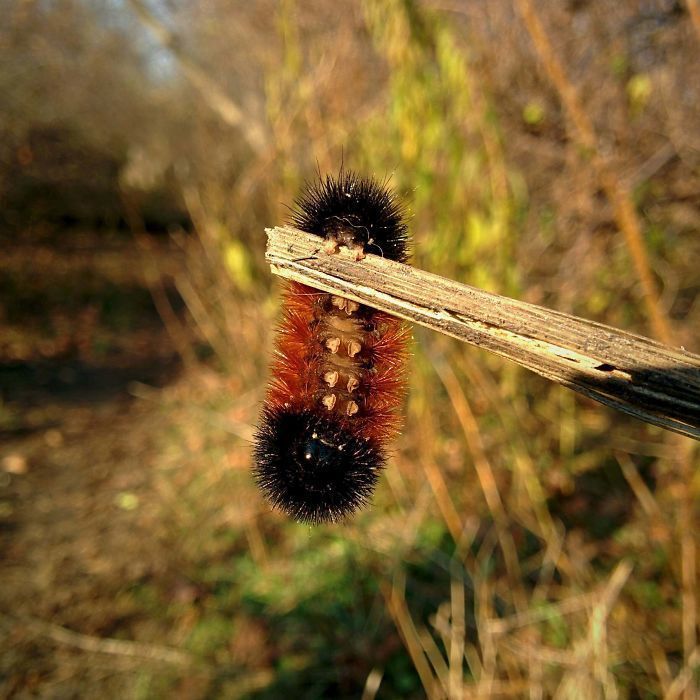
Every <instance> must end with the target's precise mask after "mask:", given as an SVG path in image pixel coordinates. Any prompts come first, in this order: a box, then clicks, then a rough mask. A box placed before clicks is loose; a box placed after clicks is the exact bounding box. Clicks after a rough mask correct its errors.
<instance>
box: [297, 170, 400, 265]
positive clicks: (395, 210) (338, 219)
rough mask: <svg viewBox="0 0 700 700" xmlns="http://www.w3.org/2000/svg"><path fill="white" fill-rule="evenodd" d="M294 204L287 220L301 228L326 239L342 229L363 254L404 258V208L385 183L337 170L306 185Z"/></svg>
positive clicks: (397, 258)
mask: <svg viewBox="0 0 700 700" xmlns="http://www.w3.org/2000/svg"><path fill="white" fill-rule="evenodd" d="M295 205H296V208H295V209H294V212H293V214H292V220H291V223H292V224H293V225H294V226H296V227H297V228H299V229H301V230H302V231H306V232H308V233H313V234H316V235H317V236H323V237H324V238H328V237H330V236H333V235H335V234H336V232H337V231H338V229H341V228H342V229H343V230H344V231H345V232H346V233H347V232H350V233H351V235H352V237H353V239H354V241H355V242H356V243H359V244H362V246H363V249H364V251H365V252H366V253H372V254H374V255H381V256H383V257H385V258H389V259H391V260H397V261H398V262H405V261H406V259H407V258H408V249H407V246H408V230H407V227H406V224H405V223H404V210H403V207H402V206H401V204H400V202H399V201H398V199H397V197H396V195H395V193H394V192H393V190H392V189H391V188H390V187H388V186H387V184H386V182H384V183H380V182H377V181H376V180H374V179H373V178H368V177H361V176H360V175H358V174H357V173H355V172H353V171H352V170H341V171H340V173H339V174H338V176H337V177H333V176H331V175H327V176H326V177H325V179H321V180H320V181H319V182H317V183H315V184H311V185H309V186H308V187H307V188H306V190H305V191H304V193H303V194H302V195H301V196H300V197H299V198H298V199H297V200H296V202H295Z"/></svg>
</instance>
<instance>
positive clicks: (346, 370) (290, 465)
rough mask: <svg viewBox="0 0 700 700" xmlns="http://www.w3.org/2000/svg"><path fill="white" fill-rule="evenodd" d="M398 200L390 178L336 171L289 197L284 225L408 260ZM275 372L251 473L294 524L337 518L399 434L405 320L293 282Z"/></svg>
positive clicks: (357, 497) (333, 245)
mask: <svg viewBox="0 0 700 700" xmlns="http://www.w3.org/2000/svg"><path fill="white" fill-rule="evenodd" d="M404 218H405V217H404V209H403V207H402V205H401V204H400V203H399V201H398V198H397V196H396V193H395V192H394V191H393V190H392V189H391V188H389V187H388V185H387V183H386V182H378V181H377V180H374V179H373V178H367V177H362V176H360V175H358V174H357V173H355V172H353V171H346V170H344V169H342V168H341V170H340V173H339V174H338V175H337V176H335V177H334V176H331V175H327V176H326V177H325V178H321V179H320V180H319V181H317V182H315V183H314V184H311V185H308V186H307V188H306V189H305V191H304V192H303V193H302V194H301V195H300V196H299V197H298V198H297V199H296V200H295V207H294V208H293V210H292V216H291V220H290V223H291V224H292V225H293V226H294V227H296V228H298V229H301V230H302V231H306V232H307V233H312V234H315V235H317V236H319V237H321V238H322V239H323V240H322V241H321V243H320V246H319V253H320V252H322V251H323V254H334V253H336V252H338V250H339V247H340V246H345V247H347V248H348V249H349V250H350V251H351V252H352V253H353V254H354V255H355V258H356V259H358V260H361V259H362V258H364V256H365V254H366V253H375V254H378V255H382V256H384V257H387V258H390V259H392V260H397V261H399V262H405V261H406V259H407V257H408V250H407V248H408V229H407V226H406V223H405V221H404ZM282 309H283V311H282V319H281V322H280V325H279V327H278V332H277V340H276V353H275V357H274V359H273V362H272V366H271V380H270V383H269V385H268V389H267V395H266V399H265V403H264V405H263V409H262V413H261V417H260V421H259V424H258V428H257V431H256V434H255V438H254V448H253V456H254V462H255V465H254V468H253V476H254V479H255V481H256V482H257V484H258V486H259V487H260V489H261V490H262V492H263V494H264V495H265V496H266V497H267V499H268V500H269V501H270V502H271V504H272V505H273V506H274V507H276V508H278V509H280V510H282V511H283V512H285V513H287V514H288V515H289V516H291V517H292V518H294V519H295V520H298V521H300V522H305V523H310V524H319V523H323V522H337V521H339V520H342V519H343V518H345V517H346V516H348V515H350V514H351V513H353V512H354V511H356V510H357V509H358V508H360V507H362V506H364V505H366V504H368V503H369V501H370V500H371V497H372V495H373V493H374V489H375V487H376V484H377V481H378V479H379V474H380V473H381V471H382V469H383V468H384V467H385V464H386V445H387V443H388V441H389V440H391V439H392V438H393V437H394V436H395V435H396V434H397V433H398V431H399V429H400V424H401V417H400V415H399V407H400V404H401V401H402V397H403V394H404V391H405V367H406V358H407V343H408V340H409V337H410V333H409V329H408V327H407V325H406V324H405V323H404V322H403V321H401V320H399V319H396V318H394V317H392V316H389V315H388V314H385V313H383V312H381V311H377V310H375V309H372V308H370V307H367V306H364V305H361V304H358V303H356V302H354V301H351V300H349V299H345V298H343V297H340V296H336V295H333V294H327V293H324V292H320V291H318V290H315V289H312V288H311V287H307V286H306V285H303V284H299V283H297V282H292V283H290V284H289V286H288V287H287V288H286V290H285V292H284V297H283V301H282Z"/></svg>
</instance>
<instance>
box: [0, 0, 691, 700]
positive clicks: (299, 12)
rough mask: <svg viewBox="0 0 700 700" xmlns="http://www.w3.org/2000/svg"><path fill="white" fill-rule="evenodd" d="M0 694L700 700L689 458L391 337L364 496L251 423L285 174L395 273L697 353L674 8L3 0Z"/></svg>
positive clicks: (650, 434)
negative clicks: (374, 469)
mask: <svg viewBox="0 0 700 700" xmlns="http://www.w3.org/2000/svg"><path fill="white" fill-rule="evenodd" d="M1 6H2V10H3V12H2V16H3V21H2V23H1V25H0V94H1V95H2V99H1V100H0V132H1V133H0V201H1V203H2V205H1V207H0V439H1V440H2V443H1V444H0V467H1V468H0V548H1V550H0V551H1V552H2V555H1V558H0V580H1V581H2V583H1V584H0V695H1V696H3V697H18V698H29V697H51V698H74V697H75V698H78V697H81V698H82V697H95V696H97V695H98V694H99V695H101V696H102V697H110V698H111V697H128V698H154V697H155V698H157V697H174V698H183V699H184V698H218V697H225V698H260V699H262V698H271V699H272V698H280V697H289V698H366V699H370V698H374V697H377V698H421V697H431V698H441V697H449V698H461V697H528V698H549V697H557V698H656V697H665V698H680V697H685V698H693V697H697V696H696V690H697V687H698V684H699V682H700V675H699V674H700V670H699V669H700V652H699V651H698V647H697V643H698V625H697V622H698V614H699V613H698V594H699V589H698V561H699V556H698V554H697V545H698V523H699V516H700V512H699V508H698V498H699V496H700V476H699V473H698V470H697V466H698V451H697V449H696V448H695V447H694V446H693V445H692V444H691V443H690V441H688V440H685V439H682V438H679V437H677V436H674V435H672V434H670V433H666V432H664V431H662V430H660V429H657V428H653V427H650V426H647V425H644V424H642V423H640V422H637V421H635V420H633V419H631V418H628V417H625V416H623V415H621V414H618V413H615V412H613V411H611V410H609V409H607V408H604V407H602V406H599V405H597V404H595V403H593V402H591V401H588V400H585V399H583V398H581V397H579V396H577V395H574V394H573V393H572V392H570V391H568V390H565V389H562V388H560V387H558V386H554V385H550V384H549V383H548V382H546V381H545V380H543V379H541V378H539V377H537V376H535V375H532V374H530V373H527V372H526V371H524V370H521V369H519V368H518V367H515V366H512V365H510V364H507V363H505V362H504V361H502V360H501V359H499V358H497V357H492V356H489V355H487V354H486V353H484V352H483V351H480V350H476V349H474V348H471V347H466V346H463V345H461V344H459V343H457V342H453V341H451V340H450V339H447V338H444V337H439V336H438V335H436V334H432V333H428V332H427V331H425V330H423V329H415V343H414V346H413V358H412V364H411V371H410V394H409V396H408V399H407V404H406V428H405V430H404V433H403V435H402V437H401V438H400V439H399V440H398V441H397V443H396V445H395V449H394V454H393V456H392V459H391V461H390V466H389V468H388V469H387V470H386V472H385V475H384V476H383V478H382V481H381V484H380V487H379V489H378V492H377V495H376V498H375V503H374V506H373V507H372V508H371V509H369V510H366V511H364V512H362V513H359V514H358V515H357V517H355V518H353V519H352V520H351V521H350V522H347V523H343V524H339V525H334V526H324V527H317V528H309V527H306V526H302V525H297V524H293V523H291V522H289V521H287V520H286V519H285V518H283V517H281V516H280V515H279V514H277V513H273V512H270V510H269V507H268V505H267V504H266V503H265V502H263V501H262V500H261V498H260V496H259V495H258V493H257V491H256V490H255V488H254V486H253V484H252V483H251V477H250V471H249V470H250V440H251V436H252V434H253V430H254V425H255V421H256V417H257V414H258V411H259V409H260V405H261V401H262V398H263V395H264V387H265V382H266V379H267V375H266V372H267V364H268V359H269V357H270V353H271V346H272V337H273V333H274V325H275V319H276V318H277V315H278V303H279V288H280V284H279V283H278V282H277V281H275V280H273V279H272V278H271V275H270V274H269V270H268V269H267V267H266V266H265V263H264V259H263V255H264V245H265V236H264V231H263V229H264V227H265V226H270V225H275V224H279V223H281V222H283V221H285V219H286V217H287V216H288V213H289V208H288V207H289V205H290V204H291V203H292V202H293V200H294V197H295V196H296V194H297V193H298V192H299V190H300V188H301V187H302V186H303V183H304V181H305V180H308V179H313V178H314V177H316V176H317V173H319V172H320V173H326V172H337V171H338V169H339V167H340V165H341V163H344V164H345V166H346V167H349V168H353V169H356V170H359V171H361V172H363V173H368V174H373V175H375V176H377V177H379V178H384V177H386V176H390V177H391V183H392V184H393V185H394V187H396V189H397V190H398V191H399V193H400V194H401V196H402V198H403V200H404V201H405V202H406V204H407V207H408V210H409V212H410V227H411V230H412V232H413V236H414V261H415V263H416V264H418V265H420V266H422V267H425V268H426V269H429V270H431V271H434V272H436V273H438V274H441V275H445V276H449V277H452V278H454V279H457V280H460V281H464V282H467V283H470V284H474V285H477V286H480V287H484V288H486V289H489V290H493V291H496V292H499V293H501V294H507V295H510V296H514V297H517V298H520V299H523V300H526V301H529V302H533V303H538V304H544V305H547V306H549V307H552V308H556V309H559V310H562V311H566V312H571V313H574V314H577V315H581V316H585V317H587V318H591V319H596V320H600V321H601V322H604V323H607V324H610V325H614V326H618V327H620V328H624V329H627V330H630V331H633V332H638V333H642V334H645V335H650V336H656V337H658V338H659V339H661V340H664V341H666V342H671V343H673V344H675V345H683V346H685V347H686V348H687V349H689V350H694V351H695V352H698V351H699V350H700V301H699V296H700V271H699V265H698V262H699V261H700V236H699V235H698V231H699V230H700V80H698V76H700V51H699V49H700V9H698V3H697V0H687V1H683V0H676V1H673V0H618V1H617V2H615V3H609V2H602V1H596V0H562V1H560V2H542V3H539V2H537V3H535V2H534V1H533V0H513V1H512V2H511V0H491V1H489V2H473V1H469V0H386V1H382V2H378V1H374V0H366V1H365V2H354V1H351V0H335V1H334V2H329V1H327V0H307V1H306V2H302V1H301V0H281V1H277V2H275V1H273V0H258V1H257V2H251V3H229V2H224V1H223V0H206V1H204V2H200V3H195V2H187V1H185V0H90V1H88V0H82V1H81V0H63V1H60V2H59V1H58V0H54V1H52V0H4V1H3V2H2V3H1Z"/></svg>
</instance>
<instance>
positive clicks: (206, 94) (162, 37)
mask: <svg viewBox="0 0 700 700" xmlns="http://www.w3.org/2000/svg"><path fill="white" fill-rule="evenodd" d="M129 5H130V6H131V9H132V10H133V11H134V12H135V13H136V15H137V16H138V18H139V20H140V21H141V23H142V24H143V25H144V26H146V27H147V28H148V29H149V30H150V32H151V33H152V34H153V36H154V37H155V38H156V40H157V41H158V42H159V43H160V44H161V45H162V46H163V47H165V48H166V49H168V51H170V53H172V55H173V56H174V58H175V59H176V60H177V62H178V64H179V66H180V69H181V70H182V72H183V74H184V75H185V77H186V78H187V79H188V80H189V81H190V83H192V85H193V86H194V87H195V88H196V89H197V90H198V91H199V93H200V95H201V96H202V97H203V98H204V100H205V102H206V103H207V104H208V105H209V107H210V108H211V109H212V110H213V111H214V112H216V113H217V114H218V115H219V117H221V119H222V120H223V121H224V122H225V123H226V124H228V125H229V126H233V127H235V128H236V129H238V130H239V131H240V132H241V134H243V136H244V138H245V140H246V141H247V142H248V145H249V146H250V147H251V148H252V149H253V150H254V151H255V152H256V153H261V152H262V151H263V150H264V149H265V148H266V147H267V136H266V135H265V132H264V131H263V129H262V128H261V127H260V125H259V124H258V123H257V122H256V121H255V120H254V119H252V118H250V117H249V116H247V115H246V114H245V113H244V112H243V110H242V109H241V108H240V107H239V106H238V104H237V103H236V102H235V101H234V100H233V99H232V98H231V97H230V96H229V95H227V94H226V93H225V92H224V91H223V90H222V89H221V88H220V87H219V86H218V85H217V84H216V83H215V82H214V81H213V80H212V79H211V78H210V77H209V75H207V73H206V71H204V70H202V68H200V67H199V66H198V65H197V64H196V63H195V62H194V61H193V60H192V59H191V58H190V57H189V56H188V55H187V54H186V53H185V51H184V50H183V48H182V46H181V44H180V42H179V41H178V39H177V37H176V36H175V35H174V34H173V33H172V32H171V31H170V30H169V29H168V28H167V27H166V26H165V25H164V24H163V23H162V22H161V21H160V20H159V19H158V18H157V17H156V16H155V15H154V14H153V13H152V12H151V11H150V10H149V9H148V7H147V6H146V5H145V4H144V3H143V2H142V0H129Z"/></svg>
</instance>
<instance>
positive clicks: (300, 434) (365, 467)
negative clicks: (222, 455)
mask: <svg viewBox="0 0 700 700" xmlns="http://www.w3.org/2000/svg"><path fill="white" fill-rule="evenodd" d="M255 463H256V467H255V470H254V477H255V480H256V482H257V483H258V486H260V488H261V489H262V491H263V493H264V494H265V495H266V496H267V498H268V499H269V500H270V502H271V503H272V504H273V505H274V506H276V507H278V508H280V509H281V510H283V511H284V512H285V513H287V514H288V515H290V516H291V517H292V518H294V519H295V520H298V521H300V522H306V523H312V524H317V523H322V522H335V521H337V520H340V519H342V518H343V517H345V516H346V515H349V514H350V513H352V512H354V511H355V510H356V509H357V508H359V507H361V506H363V505H365V504H366V503H367V502H368V501H369V500H370V498H371V496H372V493H373V492H374V487H375V486H376V483H377V479H378V477H379V472H380V470H381V469H382V467H383V466H384V455H383V454H382V453H381V451H380V450H379V449H378V448H377V447H375V446H374V445H373V444H372V443H371V442H370V441H368V440H364V439H362V438H357V437H355V436H354V435H353V434H352V433H350V432H349V431H348V430H347V429H346V428H344V427H343V426H342V425H341V423H340V422H339V421H338V420H337V419H335V418H334V417H332V416H317V415H314V414H313V413H311V412H309V411H299V412H294V411H289V410H281V411H276V410H270V409H265V410H264V411H263V416H262V420H261V423H260V426H259V428H258V431H257V434H256V438H255Z"/></svg>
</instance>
